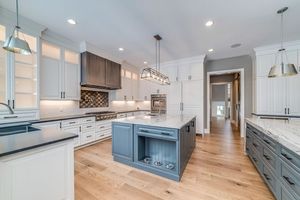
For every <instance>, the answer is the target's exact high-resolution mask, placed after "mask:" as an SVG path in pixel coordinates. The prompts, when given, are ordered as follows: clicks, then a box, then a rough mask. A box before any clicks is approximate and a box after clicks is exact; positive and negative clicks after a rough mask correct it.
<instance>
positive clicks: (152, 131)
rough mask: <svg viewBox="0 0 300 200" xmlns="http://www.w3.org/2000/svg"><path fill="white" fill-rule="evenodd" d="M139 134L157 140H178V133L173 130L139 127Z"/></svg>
mask: <svg viewBox="0 0 300 200" xmlns="http://www.w3.org/2000/svg"><path fill="white" fill-rule="evenodd" d="M137 134H138V135H143V136H147V137H155V138H164V139H173V140H177V139H178V132H177V131H176V130H173V129H167V128H166V129H164V128H163V129H160V128H149V127H143V126H138V127H137Z"/></svg>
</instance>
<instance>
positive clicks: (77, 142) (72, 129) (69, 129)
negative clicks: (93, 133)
mask: <svg viewBox="0 0 300 200" xmlns="http://www.w3.org/2000/svg"><path fill="white" fill-rule="evenodd" d="M79 127H80V126H73V127H65V128H62V129H61V130H62V131H63V132H66V133H73V134H76V135H78V137H77V138H75V139H74V147H77V146H79V145H80V140H81V133H80V128H79Z"/></svg>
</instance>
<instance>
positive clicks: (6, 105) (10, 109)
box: [0, 102, 14, 115]
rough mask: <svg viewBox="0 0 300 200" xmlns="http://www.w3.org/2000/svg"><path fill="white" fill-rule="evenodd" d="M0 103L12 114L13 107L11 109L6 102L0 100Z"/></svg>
mask: <svg viewBox="0 0 300 200" xmlns="http://www.w3.org/2000/svg"><path fill="white" fill-rule="evenodd" d="M0 105H3V106H5V107H7V108H8V110H9V113H10V114H12V115H13V114H14V111H13V109H12V108H11V107H10V106H9V105H8V104H6V103H1V102H0Z"/></svg>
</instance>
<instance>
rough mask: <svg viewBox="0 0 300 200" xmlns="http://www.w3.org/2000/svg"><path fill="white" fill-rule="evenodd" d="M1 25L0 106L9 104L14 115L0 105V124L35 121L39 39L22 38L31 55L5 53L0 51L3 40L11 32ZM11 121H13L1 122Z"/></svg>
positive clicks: (36, 113)
mask: <svg viewBox="0 0 300 200" xmlns="http://www.w3.org/2000/svg"><path fill="white" fill-rule="evenodd" d="M7 29H8V28H6V27H5V26H2V25H0V45H1V48H0V102H1V103H6V104H8V105H9V106H10V107H11V108H12V109H13V110H14V112H15V114H14V115H13V116H6V115H8V114H9V111H8V109H7V108H6V107H5V106H3V105H0V123H1V122H10V121H23V120H22V117H24V120H27V119H36V118H38V109H39V103H38V99H39V95H38V41H39V40H38V37H36V36H32V35H29V34H26V33H19V34H21V35H24V38H25V40H26V41H27V42H28V44H29V46H30V49H31V51H32V54H31V55H21V54H14V53H11V52H8V51H6V50H4V49H3V48H2V46H3V44H4V41H5V39H6V38H7V37H8V36H9V35H10V34H11V33H10V31H11V30H10V28H9V30H7ZM3 119H14V120H3Z"/></svg>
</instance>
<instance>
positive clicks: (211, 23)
mask: <svg viewBox="0 0 300 200" xmlns="http://www.w3.org/2000/svg"><path fill="white" fill-rule="evenodd" d="M213 24H214V22H213V21H211V20H209V21H207V22H206V23H205V26H208V27H209V26H212V25H213Z"/></svg>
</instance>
